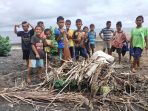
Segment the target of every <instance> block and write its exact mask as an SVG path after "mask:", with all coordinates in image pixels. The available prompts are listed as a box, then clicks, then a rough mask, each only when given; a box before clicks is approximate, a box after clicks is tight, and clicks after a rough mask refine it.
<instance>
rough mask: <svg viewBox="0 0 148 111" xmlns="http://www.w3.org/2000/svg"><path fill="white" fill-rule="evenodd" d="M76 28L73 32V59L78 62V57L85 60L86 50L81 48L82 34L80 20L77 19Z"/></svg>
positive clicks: (82, 44) (82, 42)
mask: <svg viewBox="0 0 148 111" xmlns="http://www.w3.org/2000/svg"><path fill="white" fill-rule="evenodd" d="M76 26H77V30H76V31H75V32H74V42H75V57H76V60H79V56H82V57H84V58H85V59H87V58H88V57H87V52H86V49H85V48H84V47H83V46H84V39H85V38H84V32H83V30H82V29H81V27H82V20H81V19H77V20H76Z"/></svg>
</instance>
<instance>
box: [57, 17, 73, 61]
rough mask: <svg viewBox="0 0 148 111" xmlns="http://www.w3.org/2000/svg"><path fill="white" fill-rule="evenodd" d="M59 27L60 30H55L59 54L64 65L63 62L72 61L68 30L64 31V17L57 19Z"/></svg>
mask: <svg viewBox="0 0 148 111" xmlns="http://www.w3.org/2000/svg"><path fill="white" fill-rule="evenodd" d="M57 25H58V27H59V28H58V29H56V30H55V35H56V40H57V42H58V53H59V57H60V60H61V64H62V63H63V62H62V61H63V60H69V59H71V55H70V51H69V47H68V46H69V45H68V39H67V35H66V30H64V18H63V17H62V16H59V17H58V18H57Z"/></svg>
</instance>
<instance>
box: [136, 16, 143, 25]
mask: <svg viewBox="0 0 148 111" xmlns="http://www.w3.org/2000/svg"><path fill="white" fill-rule="evenodd" d="M142 23H143V19H142V18H140V17H139V18H137V19H136V24H137V26H141V25H142Z"/></svg>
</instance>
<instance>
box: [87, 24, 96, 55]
mask: <svg viewBox="0 0 148 111" xmlns="http://www.w3.org/2000/svg"><path fill="white" fill-rule="evenodd" d="M94 29H95V25H94V24H90V31H89V32H88V38H89V43H90V49H91V51H92V54H93V53H94V49H95V42H96V32H95V31H94Z"/></svg>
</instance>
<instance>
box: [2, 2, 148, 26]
mask: <svg viewBox="0 0 148 111" xmlns="http://www.w3.org/2000/svg"><path fill="white" fill-rule="evenodd" d="M147 4H148V0H142V1H141V0H126V1H125V0H85V1H84V0H1V1H0V20H1V21H0V27H1V28H6V27H12V26H13V25H14V24H17V23H20V22H21V21H23V20H27V21H29V22H31V23H33V24H34V25H35V24H36V22H37V21H38V20H43V21H44V22H45V24H50V25H55V24H56V17H57V16H59V15H62V16H64V17H65V18H68V19H71V20H72V23H73V24H72V26H73V27H74V26H75V19H77V18H81V19H83V24H84V25H89V24H90V23H95V24H96V26H97V27H104V26H105V22H106V21H107V20H111V21H112V22H113V26H115V23H116V22H117V21H119V20H120V21H122V22H123V24H124V25H123V26H126V27H131V26H134V20H135V17H136V16H138V15H144V17H145V18H148V13H147ZM145 24H148V21H145ZM47 26H49V25H47Z"/></svg>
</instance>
